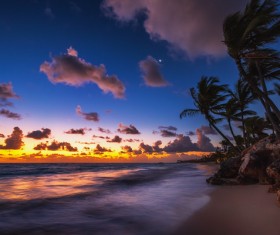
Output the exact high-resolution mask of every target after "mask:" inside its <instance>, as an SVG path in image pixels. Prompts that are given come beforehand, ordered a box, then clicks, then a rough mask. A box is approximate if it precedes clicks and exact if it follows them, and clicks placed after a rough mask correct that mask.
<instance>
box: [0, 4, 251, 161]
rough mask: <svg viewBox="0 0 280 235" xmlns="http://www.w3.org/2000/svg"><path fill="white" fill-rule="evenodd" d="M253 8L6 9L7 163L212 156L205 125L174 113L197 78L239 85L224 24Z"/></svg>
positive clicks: (2, 97) (1, 22)
mask: <svg viewBox="0 0 280 235" xmlns="http://www.w3.org/2000/svg"><path fill="white" fill-rule="evenodd" d="M210 2H211V3H210ZM246 2H247V1H245V0H237V1H224V0H213V1H209V0H183V1H182V0H153V1H151V0H133V1H130V0H104V1H99V0H94V1H92V0H79V1H78V0H72V1H70V0H59V1H55V0H48V1H47V0H46V1H43V0H4V1H1V7H0V30H1V39H0V42H1V43H0V51H1V55H0V57H1V69H0V102H1V103H0V120H1V121H0V137H1V138H0V162H59V161H60V162H61V161H62V162H65V161H67V162H76V161H84V162H119V161H128V162H139V161H140V162H141V161H176V160H177V159H181V158H186V157H187V156H195V155H201V154H202V152H209V151H213V150H214V149H215V147H216V146H217V145H218V142H219V141H220V138H219V137H218V135H216V134H215V133H213V131H212V130H211V129H209V127H208V123H207V122H206V121H205V120H204V118H203V117H202V116H197V117H194V118H186V119H182V120H181V119H180V118H179V114H180V112H181V111H182V110H183V109H184V108H193V102H192V99H191V97H190V95H189V94H188V92H187V91H188V89H189V88H191V87H194V86H196V83H197V82H198V81H199V79H200V78H201V76H203V75H205V76H217V77H219V78H220V79H221V80H222V81H223V82H224V83H229V84H233V82H234V81H236V79H237V78H238V73H237V70H236V68H235V65H234V63H233V62H232V60H231V59H230V58H229V57H228V56H227V54H226V49H225V46H224V45H223V43H222V40H223V37H222V21H223V19H224V17H225V16H227V15H228V14H230V13H233V12H235V11H237V10H240V9H242V8H243V7H244V5H245V4H246Z"/></svg>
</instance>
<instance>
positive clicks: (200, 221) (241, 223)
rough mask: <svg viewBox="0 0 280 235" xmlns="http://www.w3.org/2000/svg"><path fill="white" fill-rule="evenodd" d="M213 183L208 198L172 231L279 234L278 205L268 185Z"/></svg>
mask: <svg viewBox="0 0 280 235" xmlns="http://www.w3.org/2000/svg"><path fill="white" fill-rule="evenodd" d="M214 187H216V189H214V190H213V191H212V192H210V194H209V196H210V201H209V202H208V203H207V204H206V205H205V206H204V207H202V208H201V209H200V210H198V211H196V212H195V213H194V214H193V215H192V216H191V217H189V218H188V219H187V220H186V221H185V222H184V223H183V224H182V225H181V226H180V227H179V228H178V229H177V230H176V231H175V232H174V233H172V235H225V234H226V235H250V234H254V235H264V234H268V235H279V234H280V222H279V218H280V206H279V205H278V203H277V201H276V195H275V194H274V193H267V189H268V187H269V186H268V185H244V186H214Z"/></svg>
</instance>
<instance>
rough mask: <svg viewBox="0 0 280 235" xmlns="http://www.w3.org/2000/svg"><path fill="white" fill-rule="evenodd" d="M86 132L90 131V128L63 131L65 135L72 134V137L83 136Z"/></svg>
mask: <svg viewBox="0 0 280 235" xmlns="http://www.w3.org/2000/svg"><path fill="white" fill-rule="evenodd" d="M87 130H91V129H90V128H89V129H88V128H79V129H73V128H71V129H70V130H68V131H65V132H64V133H66V134H73V135H84V134H85V133H86V131H87Z"/></svg>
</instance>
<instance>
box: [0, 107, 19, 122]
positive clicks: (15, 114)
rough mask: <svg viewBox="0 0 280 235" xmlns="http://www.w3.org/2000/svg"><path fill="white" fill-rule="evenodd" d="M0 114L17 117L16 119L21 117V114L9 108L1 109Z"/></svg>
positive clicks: (12, 117)
mask: <svg viewBox="0 0 280 235" xmlns="http://www.w3.org/2000/svg"><path fill="white" fill-rule="evenodd" d="M0 115H2V116H5V117H7V118H11V119H16V120H20V119H21V116H20V114H18V113H13V112H11V111H9V110H8V109H0Z"/></svg>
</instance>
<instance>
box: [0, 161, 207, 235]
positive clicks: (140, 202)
mask: <svg viewBox="0 0 280 235" xmlns="http://www.w3.org/2000/svg"><path fill="white" fill-rule="evenodd" d="M209 172H211V167H210V168H209V166H208V165H201V164H188V163H183V164H0V234H1V235H2V234H3V235H4V234H28V235H29V234H30V235H33V234H67V235H68V234H70V235H71V234H82V235H84V234H98V235H99V234H100V235H101V234H102V235H107V234H108V235H110V234H112V235H140V234H141V235H153V234H155V235H156V234H163V235H165V234H166V235H168V234H172V232H173V231H174V230H176V228H177V227H178V226H179V225H180V224H181V223H182V222H183V221H185V220H186V219H187V218H188V217H189V216H190V215H192V214H193V212H194V211H196V210H198V209H199V208H201V207H202V206H204V205H205V204H206V203H207V202H208V201H209V196H208V193H209V191H210V190H211V186H208V185H207V184H206V183H205V179H206V177H207V176H208V175H209Z"/></svg>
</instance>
